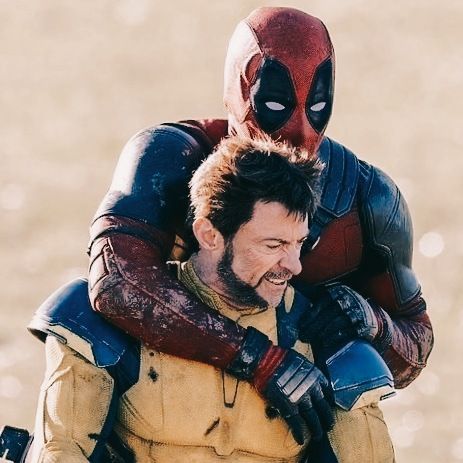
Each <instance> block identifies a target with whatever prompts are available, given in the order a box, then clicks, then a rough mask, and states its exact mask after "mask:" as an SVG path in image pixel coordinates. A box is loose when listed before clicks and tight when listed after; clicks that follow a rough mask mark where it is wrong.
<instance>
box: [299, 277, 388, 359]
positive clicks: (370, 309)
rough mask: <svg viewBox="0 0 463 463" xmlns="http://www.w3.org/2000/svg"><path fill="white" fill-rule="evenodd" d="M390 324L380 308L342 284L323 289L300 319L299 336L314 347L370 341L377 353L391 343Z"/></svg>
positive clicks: (386, 315)
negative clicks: (357, 339)
mask: <svg viewBox="0 0 463 463" xmlns="http://www.w3.org/2000/svg"><path fill="white" fill-rule="evenodd" d="M391 324H392V321H391V319H390V317H389V315H388V314H387V313H386V312H385V311H384V310H383V309H381V308H380V307H376V306H374V305H372V304H371V303H370V302H369V301H367V300H366V299H365V298H364V297H363V296H362V295H360V294H359V293H357V292H356V291H354V290H353V289H352V288H349V287H348V286H345V285H333V286H328V287H326V288H324V290H321V292H320V293H319V298H315V299H314V300H313V306H312V307H310V308H309V309H308V310H307V311H306V313H305V314H304V315H303V316H302V317H301V321H300V325H299V328H300V330H299V337H300V339H301V340H302V341H304V342H310V343H313V344H314V345H315V346H318V347H329V346H333V345H340V344H342V343H345V342H346V341H349V340H351V339H355V338H361V339H365V340H366V341H369V342H371V343H372V344H373V345H374V346H375V347H376V348H377V349H378V350H379V351H380V352H382V351H384V350H385V349H386V348H387V347H388V346H389V345H390V342H391V336H392V327H391Z"/></svg>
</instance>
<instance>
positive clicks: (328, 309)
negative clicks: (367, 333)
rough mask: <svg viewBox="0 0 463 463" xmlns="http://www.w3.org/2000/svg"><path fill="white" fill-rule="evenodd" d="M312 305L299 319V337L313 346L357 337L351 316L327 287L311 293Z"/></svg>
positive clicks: (336, 342) (336, 343)
mask: <svg viewBox="0 0 463 463" xmlns="http://www.w3.org/2000/svg"><path fill="white" fill-rule="evenodd" d="M311 303H312V304H311V305H310V306H309V307H308V308H307V310H306V311H305V312H304V313H303V315H302V316H301V319H300V321H299V339H300V340H301V341H302V342H306V343H308V344H311V345H312V347H314V348H316V349H318V348H329V347H332V346H339V345H343V344H345V343H346V342H348V341H350V340H351V339H354V338H356V337H357V333H356V330H355V329H354V326H353V324H352V322H351V320H350V318H349V317H348V316H347V315H346V314H345V313H344V311H343V310H342V309H341V307H340V305H339V303H338V302H337V301H336V300H335V299H333V297H332V295H331V294H330V293H329V292H328V290H327V289H326V288H320V289H319V290H318V291H317V292H315V293H313V294H312V295H311Z"/></svg>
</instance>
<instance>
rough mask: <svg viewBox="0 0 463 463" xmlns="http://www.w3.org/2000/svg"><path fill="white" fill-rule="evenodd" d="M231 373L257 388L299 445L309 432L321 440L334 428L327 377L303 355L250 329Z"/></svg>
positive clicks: (231, 368) (232, 363)
mask: <svg viewBox="0 0 463 463" xmlns="http://www.w3.org/2000/svg"><path fill="white" fill-rule="evenodd" d="M227 372H228V373H230V374H232V375H233V376H235V377H237V378H240V379H246V380H249V381H250V382H251V383H252V384H253V385H254V386H255V387H256V389H257V390H258V391H259V392H260V393H261V394H262V395H263V396H264V397H265V398H266V399H267V400H268V401H269V403H270V404H271V405H273V406H274V407H275V408H276V409H277V410H278V412H279V413H280V415H281V416H282V418H283V419H284V420H285V421H286V422H287V424H288V426H289V427H290V429H291V432H292V434H293V436H294V440H295V441H296V442H297V443H298V444H300V445H302V444H303V443H304V440H305V437H307V436H306V429H308V430H309V431H310V433H311V435H312V439H320V438H321V437H322V435H323V432H324V431H328V430H329V429H331V427H332V426H333V413H332V410H331V407H330V405H329V403H328V401H327V399H326V396H328V395H329V394H330V388H329V383H328V380H327V379H326V378H325V376H324V375H323V374H322V373H321V371H320V370H318V368H317V367H315V365H314V364H313V363H311V362H310V361H309V360H307V358H305V357H304V356H303V355H301V354H299V353H297V352H296V351H294V350H291V349H289V350H287V349H283V348H281V347H278V346H274V345H273V344H272V343H271V342H270V341H269V340H268V338H267V336H265V335H264V334H262V333H261V332H260V331H257V330H256V329H255V328H252V327H249V328H248V329H247V334H246V336H245V339H244V341H243V344H242V345H241V348H240V350H239V352H238V354H237V355H236V356H235V358H234V359H233V361H232V362H231V363H230V364H229V366H228V367H227Z"/></svg>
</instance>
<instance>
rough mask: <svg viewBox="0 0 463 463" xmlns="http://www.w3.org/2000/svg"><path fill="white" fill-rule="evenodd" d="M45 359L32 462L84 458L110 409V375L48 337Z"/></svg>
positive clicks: (71, 461)
mask: <svg viewBox="0 0 463 463" xmlns="http://www.w3.org/2000/svg"><path fill="white" fill-rule="evenodd" d="M46 361H47V368H46V373H45V379H44V381H43V384H42V387H41V391H40V397H39V404H38V407H37V416H36V424H35V431H34V434H35V435H34V444H33V451H32V460H31V461H32V462H33V463H36V462H37V463H38V462H40V463H45V462H46V463H58V462H60V463H61V462H63V463H64V462H66V463H80V462H87V461H88V458H89V457H90V455H91V454H92V452H93V451H94V449H95V446H96V444H97V439H98V436H99V434H100V432H101V430H102V428H103V425H104V422H105V420H106V417H107V414H108V411H109V406H110V403H111V397H112V393H113V387H114V384H113V379H112V378H111V376H110V375H109V374H108V372H107V371H106V370H104V369H102V368H98V367H96V366H95V365H93V364H91V363H89V362H88V361H87V360H85V359H84V358H83V357H82V356H80V355H79V354H78V353H77V352H75V351H74V350H72V349H70V348H69V347H67V346H65V345H64V344H62V343H60V342H59V341H58V340H57V339H56V338H55V337H53V336H48V337H47V340H46Z"/></svg>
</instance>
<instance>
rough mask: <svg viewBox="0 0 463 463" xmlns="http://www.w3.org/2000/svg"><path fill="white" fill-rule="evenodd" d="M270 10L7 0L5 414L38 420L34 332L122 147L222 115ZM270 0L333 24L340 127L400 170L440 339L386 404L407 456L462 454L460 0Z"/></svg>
mask: <svg viewBox="0 0 463 463" xmlns="http://www.w3.org/2000/svg"><path fill="white" fill-rule="evenodd" d="M260 4H261V3H260V2H258V1H255V0H253V1H251V0H248V1H246V0H234V1H226V2H225V1H217V2H208V1H206V0H198V1H169V2H159V1H155V0H152V1H148V0H145V1H144V0H137V1H135V0H133V1H129V0H118V1H116V0H112V1H110V0H100V1H97V2H72V1H69V0H17V1H16V2H8V1H4V0H0V57H1V60H0V66H1V72H0V107H1V111H0V139H1V150H0V153H1V160H2V163H1V169H0V217H1V219H0V220H1V222H0V224H1V226H0V246H1V248H0V257H1V263H2V265H1V268H0V282H1V283H0V284H1V295H2V297H1V300H0V423H10V424H13V425H18V426H29V427H30V426H31V425H32V423H33V417H34V406H35V400H36V395H37V391H38V388H39V384H40V380H41V375H42V368H43V359H42V347H41V345H40V344H39V343H38V342H36V341H34V340H33V339H32V337H31V336H30V335H29V334H28V333H27V332H26V330H25V326H26V324H27V322H28V320H29V318H30V316H31V314H32V313H33V311H34V309H35V308H36V307H37V305H38V304H39V303H40V302H41V301H42V300H43V299H44V298H45V297H46V296H47V294H49V293H50V292H51V291H52V290H54V289H55V288H56V287H58V286H59V285H60V284H62V283H64V282H66V281H67V280H69V279H70V278H71V277H73V276H74V275H79V274H83V273H84V272H85V266H86V256H85V247H86V241H87V227H88V224H89V222H90V219H91V217H92V214H93V212H94V211H95V209H96V207H97V205H98V202H99V200H100V199H101V197H102V196H103V194H104V192H105V190H106V188H107V187H108V185H109V181H110V177H111V173H112V170H113V168H114V165H115V162H116V160H117V157H118V154H119V152H120V149H121V148H122V146H123V144H124V143H125V141H126V140H127V139H128V138H129V136H130V135H131V134H133V133H134V132H135V131H136V130H138V129H140V128H142V127H145V126H148V125H151V124H154V123H156V122H160V121H169V120H176V119H181V118H187V117H207V116H218V115H221V114H223V109H222V105H221V91H222V66H223V58H224V52H225V48H226V43H227V40H228V37H229V36H230V34H231V32H232V30H233V27H234V25H235V24H236V23H237V21H238V20H239V19H240V18H242V17H243V16H245V15H246V14H247V13H248V12H249V11H250V10H251V9H253V8H254V7H257V6H259V5H260ZM267 4H270V5H277V4H283V5H284V4H286V5H292V6H296V7H299V8H301V9H305V10H306V11H309V12H312V13H313V14H315V15H318V16H319V17H321V18H323V19H324V21H325V23H326V24H327V26H328V29H329V30H330V32H331V36H332V39H333V42H334V45H335V49H336V54H337V83H336V99H335V107H334V114H333V118H332V122H331V124H330V127H329V130H328V132H327V133H328V134H329V135H330V136H332V137H333V138H335V139H338V140H340V141H342V142H343V143H344V144H345V145H347V146H348V147H350V148H351V149H353V150H354V151H355V152H356V153H357V154H359V155H360V156H361V157H362V158H363V159H365V160H367V161H369V162H372V163H374V164H376V165H378V166H380V167H382V168H383V169H385V170H386V171H387V172H389V173H390V174H391V175H392V176H393V177H394V178H395V179H396V181H397V182H398V183H399V185H400V186H401V188H402V190H403V192H404V194H405V197H406V198H407V199H408V202H409V204H410V207H411V211H412V214H413V217H414V224H415V259H414V266H415V269H416V271H417V273H418V275H419V276H420V280H421V282H422V285H423V290H424V294H425V295H426V298H427V300H428V304H429V311H430V314H431V316H432V319H433V321H434V325H435V330H436V346H435V349H434V352H433V354H432V357H431V359H430V362H429V366H428V368H427V369H426V370H425V371H424V373H423V374H422V375H421V377H420V378H418V379H417V380H416V382H415V383H414V384H413V385H412V386H410V387H409V388H408V389H406V390H405V391H403V392H400V393H399V395H398V397H396V398H395V399H392V400H390V401H389V402H388V403H386V404H385V405H384V409H385V410H386V415H387V418H388V422H389V425H390V429H391V433H392V436H393V439H394V443H395V447H396V451H397V460H398V461H399V462H406V463H413V462H420V463H423V462H425V463H426V462H445V463H448V462H457V461H463V427H462V424H461V423H462V421H463V410H462V409H463V406H462V405H463V399H462V398H461V382H462V381H463V374H462V370H461V360H460V357H461V356H462V355H463V347H462V342H461V340H462V336H461V331H462V330H463V310H462V307H461V306H462V302H463V293H462V289H461V283H460V281H461V274H462V265H463V245H462V237H463V236H462V232H461V229H462V221H463V218H462V215H461V210H462V206H463V204H462V202H463V200H462V196H463V195H462V192H463V191H462V186H461V184H462V179H461V178H462V171H463V169H462V167H463V156H462V155H461V150H462V136H461V112H460V104H461V103H462V91H461V82H462V81H463V79H462V78H463V63H462V54H461V43H462V39H463V29H462V28H461V24H462V22H463V3H461V2H460V1H459V0H453V1H452V0H442V1H440V2H436V1H430V0H421V1H420V2H416V1H414V0H403V1H401V2H390V4H388V3H386V2H383V1H379V0H369V1H367V0H364V1H362V0H345V1H335V0H313V1H309V2H307V1H305V2H303V1H293V2H284V1H281V2H278V3H277V2H274V1H268V2H267Z"/></svg>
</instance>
